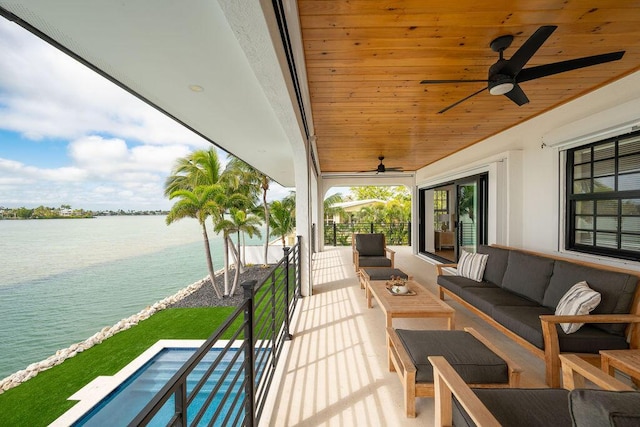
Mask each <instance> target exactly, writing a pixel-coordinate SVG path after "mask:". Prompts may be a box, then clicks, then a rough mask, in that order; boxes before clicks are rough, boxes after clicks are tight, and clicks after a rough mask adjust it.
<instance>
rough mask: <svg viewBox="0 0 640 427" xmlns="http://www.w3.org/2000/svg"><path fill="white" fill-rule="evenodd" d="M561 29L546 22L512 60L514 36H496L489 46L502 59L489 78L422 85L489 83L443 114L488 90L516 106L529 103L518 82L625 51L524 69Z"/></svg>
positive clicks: (606, 59) (611, 57)
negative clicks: (507, 55)
mask: <svg viewBox="0 0 640 427" xmlns="http://www.w3.org/2000/svg"><path fill="white" fill-rule="evenodd" d="M556 28H558V27H557V26H555V25H543V26H541V27H540V28H538V29H537V30H536V32H535V33H533V34H532V35H531V37H529V38H528V39H527V40H526V41H525V42H524V43H523V44H522V46H520V48H519V49H518V50H517V51H516V52H515V53H514V54H513V55H512V56H511V58H509V59H504V51H505V49H507V48H508V47H509V46H511V43H512V42H513V36H512V35H504V36H500V37H498V38H496V39H494V40H493V41H492V42H491V43H490V44H489V46H490V47H491V49H492V50H493V51H494V52H498V54H499V55H500V58H499V59H498V60H497V61H496V63H495V64H493V65H492V66H491V67H489V76H488V78H487V80H471V79H463V80H422V81H421V82H420V83H421V84H442V83H478V82H486V83H487V86H486V87H485V88H482V89H480V90H478V91H477V92H474V93H472V94H471V95H469V96H467V97H465V98H462V99H461V100H459V101H456V102H454V103H453V104H451V105H449V106H448V107H446V108H443V109H442V110H440V111H439V112H438V114H442V113H444V112H446V111H448V110H450V109H451V108H453V107H455V106H456V105H458V104H460V103H462V102H464V101H466V100H468V99H469V98H472V97H474V96H476V95H478V94H480V93H482V92H484V90H485V89H488V90H489V93H490V94H491V95H505V96H506V97H507V98H509V99H510V100H511V101H513V102H514V103H515V104H516V105H518V106H521V105H524V104H527V103H528V102H529V98H527V95H526V94H525V93H524V91H523V90H522V88H521V87H520V85H519V83H523V82H527V81H530V80H535V79H539V78H542V77H547V76H551V75H554V74H559V73H564V72H567V71H572V70H577V69H578V68H584V67H590V66H593V65H598V64H604V63H606V62H611V61H617V60H619V59H621V58H622V56H623V55H624V53H625V52H624V51H619V52H611V53H605V54H602V55H594V56H587V57H584V58H577V59H571V60H568V61H561V62H554V63H551V64H545V65H538V66H535V67H530V68H524V66H525V65H526V64H527V62H529V60H530V59H531V57H533V55H534V54H535V53H536V52H537V51H538V49H540V47H542V45H543V44H544V42H546V41H547V39H548V38H549V36H551V34H552V33H553V32H554V31H555V30H556Z"/></svg>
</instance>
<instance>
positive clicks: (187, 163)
mask: <svg viewBox="0 0 640 427" xmlns="http://www.w3.org/2000/svg"><path fill="white" fill-rule="evenodd" d="M220 170H221V166H220V161H219V160H218V153H217V152H216V150H215V148H213V147H211V148H210V149H209V150H198V151H194V152H193V153H191V154H189V155H188V156H186V157H182V158H179V159H177V160H176V164H175V166H174V167H173V170H172V171H171V175H169V176H168V177H167V179H166V181H165V195H166V196H168V197H169V198H170V199H172V198H174V197H183V196H180V195H179V194H180V193H177V192H178V191H186V192H187V193H189V192H190V193H192V194H194V195H196V196H198V195H199V194H200V193H203V194H204V193H206V194H207V195H208V200H207V204H206V211H203V212H198V213H197V214H196V213H195V212H192V214H191V215H186V214H185V215H183V216H181V218H184V217H186V216H191V217H193V218H198V220H199V221H200V216H202V220H203V221H204V220H206V218H207V217H208V216H212V218H213V221H214V228H215V221H216V219H217V218H219V216H220V215H219V212H220V211H221V210H223V208H222V207H221V206H219V205H218V204H217V203H216V201H218V200H219V194H220V193H221V191H222V187H221V186H220V178H221V172H220ZM204 189H208V190H207V191H205V190H204ZM187 193H184V194H187ZM185 197H186V196H185ZM181 209H184V208H181ZM167 218H169V217H167ZM167 221H168V219H167ZM167 223H168V224H170V222H169V221H168V222H167ZM203 227H204V225H203ZM203 233H204V234H205V235H206V229H203ZM205 249H206V251H207V253H206V256H207V268H208V270H209V275H210V277H211V284H212V286H213V288H214V290H215V291H216V295H218V297H221V294H220V291H219V290H218V289H217V287H216V286H215V282H214V277H215V274H214V271H215V270H214V268H213V261H212V258H211V248H210V246H209V240H208V236H207V241H206V244H205Z"/></svg>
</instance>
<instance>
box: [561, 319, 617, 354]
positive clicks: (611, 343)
mask: <svg viewBox="0 0 640 427" xmlns="http://www.w3.org/2000/svg"><path fill="white" fill-rule="evenodd" d="M557 328H558V342H559V345H560V351H562V352H564V353H592V354H598V350H605V349H608V350H623V349H627V348H629V343H627V340H626V339H625V337H623V336H620V335H615V334H610V333H609V332H605V331H603V330H602V329H599V328H596V327H595V324H586V325H584V326H583V327H582V328H580V329H579V330H578V331H577V332H574V333H572V334H565V333H564V331H563V330H562V329H561V328H560V327H559V326H558V327H557Z"/></svg>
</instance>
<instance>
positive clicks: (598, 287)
mask: <svg viewBox="0 0 640 427" xmlns="http://www.w3.org/2000/svg"><path fill="white" fill-rule="evenodd" d="M583 280H586V282H587V283H588V284H589V287H590V288H591V289H593V290H595V291H597V292H600V295H601V297H602V300H601V301H600V304H598V306H597V307H596V308H595V310H593V312H592V314H628V313H629V310H630V308H631V303H632V302H633V296H634V293H635V290H636V286H637V283H638V278H637V277H636V276H632V275H630V274H625V273H619V272H615V271H606V270H600V269H597V268H592V267H587V266H583V265H579V264H574V263H570V262H566V261H556V263H555V265H554V267H553V275H552V276H551V279H550V280H549V287H548V288H547V291H546V292H545V294H544V298H543V300H542V304H543V305H544V306H546V307H549V308H553V309H555V307H556V306H557V305H558V301H560V298H562V296H563V295H564V294H565V293H566V292H567V291H568V290H569V288H571V286H573V285H575V284H576V283H578V282H581V281H583ZM593 325H594V326H595V327H597V328H600V329H602V330H604V331H607V332H610V333H612V334H618V335H623V334H624V330H625V327H626V325H625V324H609V323H606V324H596V323H594V324H593Z"/></svg>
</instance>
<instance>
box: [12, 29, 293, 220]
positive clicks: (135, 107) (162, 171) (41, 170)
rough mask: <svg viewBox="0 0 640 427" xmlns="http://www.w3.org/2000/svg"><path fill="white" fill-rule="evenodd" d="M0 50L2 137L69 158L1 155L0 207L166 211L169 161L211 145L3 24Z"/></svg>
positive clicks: (276, 190) (276, 191) (275, 189)
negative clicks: (61, 149)
mask: <svg viewBox="0 0 640 427" xmlns="http://www.w3.org/2000/svg"><path fill="white" fill-rule="evenodd" d="M0 52H2V54H1V55H0V129H4V130H9V131H13V132H16V133H18V134H20V135H22V137H23V138H25V139H27V140H30V141H38V142H37V143H38V144H48V143H51V142H52V141H54V142H55V143H56V144H60V141H68V145H67V152H66V154H67V158H64V159H56V160H57V161H56V162H55V163H50V164H51V165H53V164H55V165H57V166H58V167H53V166H47V165H46V164H45V162H44V160H41V159H40V162H41V163H39V166H35V165H33V164H29V163H30V161H29V160H28V159H26V160H25V159H24V158H21V159H20V161H18V160H17V159H12V158H11V154H9V153H8V152H11V151H12V150H11V149H10V147H8V146H9V144H7V145H5V146H4V147H8V149H7V150H6V151H7V152H5V150H3V151H2V152H1V153H0V205H3V206H7V207H19V206H26V207H36V206H39V205H45V206H60V205H61V204H70V205H71V206H73V207H77V208H84V209H95V210H97V209H125V210H128V209H168V208H169V207H170V206H171V205H172V202H171V201H169V200H168V199H166V198H165V197H164V181H165V179H166V176H167V175H168V174H169V173H170V171H171V168H172V167H173V165H174V162H175V160H176V159H177V158H178V157H183V156H185V155H187V154H188V153H190V152H192V151H193V150H195V149H208V148H210V147H211V145H210V143H209V142H207V141H205V140H204V139H202V138H201V137H199V136H198V135H196V134H194V133H193V132H191V131H189V130H188V129H186V128H184V127H183V126H182V125H180V124H178V123H176V122H175V121H173V120H172V119H170V118H168V117H166V116H165V115H163V114H162V113H160V112H158V111H157V110H155V109H154V108H152V107H150V106H148V105H147V104H145V103H143V102H142V101H140V100H139V99H137V98H135V97H133V96H132V95H130V94H129V93H127V92H125V91H124V90H122V89H120V88H119V87H117V86H116V85H114V84H113V83H111V82H109V81H108V80H106V79H104V78H103V77H101V76H99V75H98V74H96V73H94V72H93V71H91V70H89V69H88V68H86V67H85V66H83V65H81V64H79V63H77V62H76V61H75V60H73V59H71V58H70V57H68V56H66V55H65V54H63V53H62V52H60V51H58V50H57V49H55V48H53V47H51V46H50V45H48V44H46V43H45V42H43V41H42V40H40V39H38V38H37V37H35V36H33V35H32V34H30V33H28V32H27V31H25V30H24V29H22V28H21V27H19V26H17V25H15V24H13V23H10V22H8V21H6V20H4V19H2V18H0ZM27 142H28V141H27ZM4 147H3V148H4ZM52 153H53V151H52ZM52 155H53V154H52ZM219 157H220V160H221V163H222V167H224V166H225V165H226V163H227V160H226V155H224V154H222V151H220V150H219ZM33 163H35V161H34V162H33ZM59 165H61V166H59ZM288 194H289V189H282V187H279V186H277V185H274V186H272V190H271V191H270V195H269V198H270V200H271V199H280V198H282V197H284V196H286V195H288Z"/></svg>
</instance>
